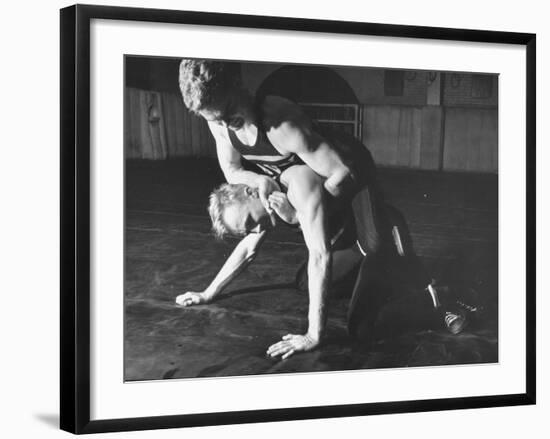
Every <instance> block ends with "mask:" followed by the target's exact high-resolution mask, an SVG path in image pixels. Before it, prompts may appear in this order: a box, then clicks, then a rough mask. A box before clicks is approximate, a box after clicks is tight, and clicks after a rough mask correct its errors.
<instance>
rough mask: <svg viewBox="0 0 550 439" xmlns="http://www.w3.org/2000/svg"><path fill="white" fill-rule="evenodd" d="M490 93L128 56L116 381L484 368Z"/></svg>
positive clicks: (491, 302) (393, 75)
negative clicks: (120, 359) (120, 351)
mask: <svg viewBox="0 0 550 439" xmlns="http://www.w3.org/2000/svg"><path fill="white" fill-rule="evenodd" d="M498 97H499V74H498V72H478V71H432V70H416V69H412V70H407V69H395V68H394V69H392V68H385V67H384V66H372V67H364V66H340V65H330V64H326V65H325V64H323V65H317V64H292V63H281V62H259V61H255V60H227V59H208V58H187V57H185V53H184V52H183V53H182V56H181V57H161V56H154V54H152V55H151V56H144V55H139V56H137V55H132V54H126V55H125V57H124V374H123V375H124V380H125V381H126V382H131V381H149V380H168V379H190V378H195V379H197V378H206V377H238V376H245V375H265V374H283V373H284V374H297V373H299V374H302V373H322V372H334V371H354V370H363V369H387V368H412V367H456V366H458V365H466V364H482V363H497V362H498V361H499V355H498V353H499V312H498V310H499V285H498V276H499V265H498V260H499V253H498V252H499V249H498V236H499V228H498V225H499V216H498V208H499V205H498V201H499V198H498V194H499V185H498V183H499V169H498V163H499V157H498V151H499V139H498V132H499V126H498V121H499V99H498Z"/></svg>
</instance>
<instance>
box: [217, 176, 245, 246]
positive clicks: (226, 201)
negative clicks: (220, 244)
mask: <svg viewBox="0 0 550 439" xmlns="http://www.w3.org/2000/svg"><path fill="white" fill-rule="evenodd" d="M245 186H246V185H244V184H229V183H224V184H222V185H221V186H219V187H218V188H216V189H214V190H213V191H212V193H211V194H210V197H209V202H208V213H209V214H210V220H211V221H212V232H213V233H214V235H215V236H216V238H218V239H224V238H225V237H226V236H228V235H229V236H244V235H246V231H244V230H231V229H230V228H229V227H228V226H227V224H226V223H225V221H224V213H225V210H226V209H227V208H228V207H229V206H232V205H234V204H237V203H242V202H244V201H245V191H244V190H243V187H245Z"/></svg>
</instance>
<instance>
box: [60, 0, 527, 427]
mask: <svg viewBox="0 0 550 439" xmlns="http://www.w3.org/2000/svg"><path fill="white" fill-rule="evenodd" d="M92 19H105V20H133V21H142V22H155V23H182V24H194V25H208V26H229V27H240V28H258V29H274V30H294V31H309V32H326V33H334V34H355V35H372V36H385V37H406V38H422V39H439V40H452V41H464V42H485V43H502V44H514V45H522V46H525V47H526V60H527V62H526V66H525V68H526V79H527V88H526V90H525V95H526V146H527V151H526V154H527V157H526V159H527V170H526V171H527V181H526V185H527V198H526V202H527V210H526V218H527V233H526V246H527V248H526V254H527V258H526V261H525V263H526V274H527V285H526V294H527V297H526V322H527V327H526V337H527V338H526V357H525V364H526V376H525V384H526V386H525V388H526V392H525V393H518V394H508V395H495V396H482V397H460V398H447V399H430V400H416V401H395V402H384V403H367V404H347V405H337V406H317V407H299V408H286V409H272V410H253V411H240V412H224V413H219V412H215V413H201V414H181V415H175V416H151V417H140V418H128V419H105V420H90V349H89V347H90V277H91V276H90V213H91V210H90V21H91V20H92ZM60 49H61V60H60V70H61V75H60V81H61V87H60V88H61V96H60V98H61V113H60V124H61V126H60V130H61V155H60V161H61V188H60V190H61V212H60V213H61V222H60V227H61V273H60V276H61V291H60V295H61V301H60V302H61V303H60V306H61V322H60V325H61V331H60V337H61V349H60V362H61V370H60V381H61V386H60V394H61V395H60V424H61V429H63V430H66V431H69V432H72V433H77V434H80V433H98V432H113V431H128V430H145V429H159V428H174V427H191V426H206V425H219V424H237V423H250V422H268V421H269V422H273V421H283V420H303V419H313V418H323V417H347V416H363V415H373V414H386V413H403V412H424V411H436V410H450V409H465V408H481V407H497V406H514V405H527V404H535V401H536V381H535V379H536V378H535V377H536V369H535V368H536V351H535V346H536V339H535V336H536V334H535V327H536V321H535V300H536V299H535V292H536V290H535V287H536V285H535V283H536V282H535V257H536V247H535V243H536V236H535V233H536V232H535V217H536V205H535V199H536V193H535V179H536V175H535V139H536V137H535V136H536V134H535V133H536V125H535V120H536V114H535V111H536V76H535V75H536V73H535V71H536V36H535V35H534V34H529V33H513V32H496V31H482V30H465V29H448V28H436V27H421V26H402V25H388V24H376V23H358V22H343V21H328V20H312V19H303V18H283V17H266V16H253V15H232V14H220V13H205V12H186V11H174V10H158V9H141V8H126V7H124V8H123V7H107V6H89V5H75V6H70V7H67V8H64V9H62V10H61V19H60Z"/></svg>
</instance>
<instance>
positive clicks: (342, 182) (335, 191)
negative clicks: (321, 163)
mask: <svg viewBox="0 0 550 439" xmlns="http://www.w3.org/2000/svg"><path fill="white" fill-rule="evenodd" d="M324 186H325V189H326V190H327V192H328V193H329V194H330V195H332V196H333V197H340V196H342V194H344V193H346V192H347V191H348V190H350V188H351V187H352V186H353V175H352V172H351V170H350V169H349V168H348V167H343V168H341V169H339V170H338V171H336V172H334V173H333V174H332V175H331V176H330V177H329V178H327V179H326V181H325V184H324Z"/></svg>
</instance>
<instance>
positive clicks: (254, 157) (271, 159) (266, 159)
mask: <svg viewBox="0 0 550 439" xmlns="http://www.w3.org/2000/svg"><path fill="white" fill-rule="evenodd" d="M227 132H228V133H229V139H230V140H231V144H232V145H233V148H235V149H236V150H237V151H238V152H239V154H241V156H242V157H243V158H244V159H246V160H248V161H249V162H252V163H254V164H255V165H256V166H258V167H259V168H260V169H261V171H262V173H264V174H265V175H268V176H269V177H272V178H274V179H275V180H277V181H279V177H280V176H281V174H282V173H283V172H284V171H285V170H286V169H288V168H290V167H291V166H294V165H301V164H303V162H302V160H301V159H300V158H299V157H298V156H297V155H296V154H293V153H290V154H286V155H283V154H281V153H280V152H279V151H277V149H275V147H274V146H273V145H272V144H271V142H270V141H269V139H268V138H267V134H266V133H265V131H264V130H263V129H262V127H261V126H258V136H257V138H256V143H255V144H254V145H253V146H247V145H245V144H243V143H242V142H241V141H240V140H239V138H238V137H237V135H236V134H235V132H234V131H233V130H230V129H228V130H227Z"/></svg>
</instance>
